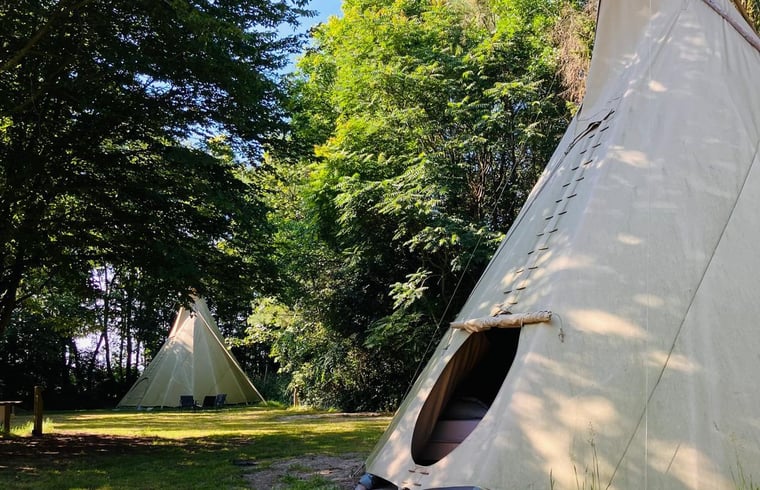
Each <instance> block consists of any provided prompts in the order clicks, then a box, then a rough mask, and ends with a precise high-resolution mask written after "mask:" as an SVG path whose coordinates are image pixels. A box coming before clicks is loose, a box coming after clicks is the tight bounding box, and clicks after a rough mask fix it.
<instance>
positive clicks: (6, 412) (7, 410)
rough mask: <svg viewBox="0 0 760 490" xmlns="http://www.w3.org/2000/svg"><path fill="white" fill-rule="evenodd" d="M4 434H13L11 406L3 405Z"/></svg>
mask: <svg viewBox="0 0 760 490" xmlns="http://www.w3.org/2000/svg"><path fill="white" fill-rule="evenodd" d="M2 409H3V433H5V434H10V432H11V405H3V406H2Z"/></svg>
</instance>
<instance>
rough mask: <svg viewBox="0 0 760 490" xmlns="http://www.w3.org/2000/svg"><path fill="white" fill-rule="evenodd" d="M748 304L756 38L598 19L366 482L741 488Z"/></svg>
mask: <svg viewBox="0 0 760 490" xmlns="http://www.w3.org/2000/svg"><path fill="white" fill-rule="evenodd" d="M759 292H760V38H758V36H757V35H756V33H755V32H754V31H753V30H752V28H751V27H750V26H749V24H748V23H747V22H746V21H745V20H744V18H743V16H742V15H741V13H740V12H739V11H738V10H737V8H736V7H735V5H734V4H733V3H732V2H731V1H730V0H601V2H600V5H599V17H598V27H597V35H596V42H595V44H594V53H593V57H592V65H591V69H590V72H589V76H588V81H587V93H586V97H585V99H584V102H583V105H582V108H581V109H580V111H579V112H578V114H577V116H576V117H575V118H574V120H573V121H572V123H571V125H570V127H569V128H568V130H567V133H566V135H565V136H564V138H563V140H562V141H561V142H560V145H559V147H558V148H557V151H556V153H555V155H554V156H553V157H552V159H551V160H550V161H549V162H548V165H547V168H546V171H545V172H544V174H543V176H542V177H541V179H540V180H539V182H538V183H537V185H536V186H535V188H534V189H533V191H532V193H531V195H530V196H529V198H528V201H527V202H526V204H525V206H524V208H523V209H522V211H521V213H520V215H519V216H518V218H517V220H516V221H515V223H514V225H513V227H512V228H511V230H510V231H509V232H508V234H507V236H506V238H505V240H504V242H503V243H502V245H501V247H500V248H499V249H498V251H497V252H496V254H495V255H494V257H493V259H492V261H491V263H490V265H489V266H488V268H487V270H486V271H485V273H484V274H483V276H482V278H481V279H480V281H479V283H478V284H477V286H476V287H475V289H474V291H473V292H472V293H471V295H470V297H469V299H468V301H467V303H466V304H465V306H464V308H463V309H462V311H461V312H460V313H459V315H458V318H457V322H460V324H459V325H456V326H457V327H464V328H452V329H451V330H450V331H449V332H447V333H446V335H445V336H444V338H443V340H442V342H441V343H440V345H439V346H438V349H437V350H436V352H435V353H434V354H433V356H432V358H431V360H430V361H429V363H428V365H427V367H426V369H425V370H424V371H423V372H422V374H421V375H420V377H419V378H418V380H417V381H416V383H415V384H414V386H413V387H412V389H411V391H410V393H409V395H408V396H407V397H406V399H405V401H404V402H403V404H402V405H401V407H400V408H399V410H398V412H397V413H396V415H395V417H394V419H393V421H392V422H391V424H390V426H389V428H388V430H387V432H386V433H385V435H384V436H383V437H382V438H381V440H380V441H379V443H378V444H377V446H376V448H375V449H374V451H373V452H372V454H371V455H370V457H369V459H368V461H367V471H368V473H369V474H371V475H375V476H377V477H379V478H381V479H384V480H386V481H387V484H386V483H381V485H386V486H389V487H390V488H399V489H401V488H408V489H420V490H422V489H444V488H447V489H453V488H457V489H465V488H466V489H473V488H474V489H489V490H500V489H501V490H506V489H515V490H517V489H519V490H524V489H536V490H540V489H547V490H548V489H578V488H602V489H620V490H631V489H637V490H638V489H646V488H650V489H668V490H680V489H704V490H714V489H738V488H750V487H751V488H755V487H756V486H757V485H758V484H760V381H758V376H760V301H759V300H758V298H757V296H755V295H756V294H758V293H759ZM494 323H495V324H500V325H501V326H507V324H512V326H513V327H514V328H491V329H488V327H490V326H492V324H494ZM481 329H483V331H478V330H481ZM363 481H365V482H367V484H368V485H370V486H374V485H375V484H374V483H372V482H370V479H364V480H363ZM365 486H366V485H365Z"/></svg>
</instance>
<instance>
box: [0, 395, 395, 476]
mask: <svg viewBox="0 0 760 490" xmlns="http://www.w3.org/2000/svg"><path fill="white" fill-rule="evenodd" d="M389 420H390V419H389V417H356V416H346V417H343V416H340V415H337V414H329V413H325V412H317V411H314V410H292V409H286V408H282V407H242V408H225V409H222V410H208V411H202V410H201V411H196V412H193V411H179V410H166V411H139V412H138V411H129V410H119V411H114V410H102V411H82V412H60V413H55V412H51V413H47V414H46V419H45V424H44V426H43V433H45V434H54V435H55V436H59V437H64V436H71V437H76V436H79V435H82V434H86V435H88V436H98V437H102V438H103V440H107V439H108V438H113V437H119V438H133V440H134V441H135V444H134V445H132V444H130V441H129V440H127V441H126V442H124V441H121V442H120V444H122V445H123V446H125V447H126V448H127V450H125V451H124V452H123V453H122V454H119V453H114V452H113V451H111V452H106V451H104V452H102V454H101V453H99V452H92V453H90V454H87V455H82V456H81V457H78V456H76V455H71V454H66V455H65V456H64V455H61V456H54V457H52V460H51V457H49V456H47V457H45V458H40V460H39V461H34V460H31V461H30V460H29V458H27V459H26V460H24V461H23V462H22V463H17V466H15V467H14V463H13V460H12V459H11V460H9V461H10V462H5V463H2V462H0V488H20V489H24V488H30V489H32V488H67V489H70V488H96V489H109V490H116V489H127V488H156V489H158V488H218V489H222V488H224V489H226V488H248V484H247V482H246V481H245V479H244V477H243V475H244V473H245V472H246V471H251V468H248V469H246V468H244V467H240V466H236V465H234V464H233V462H234V461H237V460H246V461H255V462H256V463H257V468H262V467H266V465H267V464H268V463H269V462H271V461H274V460H279V459H283V458H292V457H298V456H304V455H308V454H324V455H341V454H349V453H350V454H368V453H369V451H370V450H371V449H372V447H373V445H374V443H375V442H376V441H377V440H378V438H379V437H380V435H381V434H382V432H383V431H384V430H385V427H386V426H387V425H388V422H389ZM12 425H13V426H14V427H16V429H14V431H13V436H11V437H13V438H15V439H16V442H17V443H23V440H26V439H27V438H28V440H29V441H34V439H33V438H31V437H30V434H31V429H32V418H31V415H20V416H15V417H14V419H13V423H12ZM43 437H44V436H43ZM96 439H97V438H96ZM61 452H62V453H66V451H61ZM32 459H33V458H32ZM51 461H52V462H51ZM146 477H147V478H149V480H146ZM318 480H319V479H314V480H313V481H310V482H306V483H304V482H297V481H294V482H293V483H292V485H291V483H290V482H285V483H287V488H289V489H291V488H292V489H298V488H330V486H329V483H327V482H323V481H321V480H319V481H318ZM304 485H305V486H304ZM309 485H311V486H309Z"/></svg>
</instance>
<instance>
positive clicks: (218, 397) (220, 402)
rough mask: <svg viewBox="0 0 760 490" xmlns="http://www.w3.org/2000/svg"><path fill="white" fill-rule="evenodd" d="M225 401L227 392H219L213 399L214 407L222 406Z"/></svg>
mask: <svg viewBox="0 0 760 490" xmlns="http://www.w3.org/2000/svg"><path fill="white" fill-rule="evenodd" d="M226 401H227V393H219V394H218V395H216V400H214V407H215V408H222V407H223V406H224V403H225V402H226Z"/></svg>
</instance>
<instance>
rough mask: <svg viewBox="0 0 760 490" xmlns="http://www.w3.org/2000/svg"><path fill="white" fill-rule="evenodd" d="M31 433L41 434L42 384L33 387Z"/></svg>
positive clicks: (34, 434)
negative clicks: (32, 425)
mask: <svg viewBox="0 0 760 490" xmlns="http://www.w3.org/2000/svg"><path fill="white" fill-rule="evenodd" d="M32 435H33V436H41V435H42V386H35V387H34V429H32Z"/></svg>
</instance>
